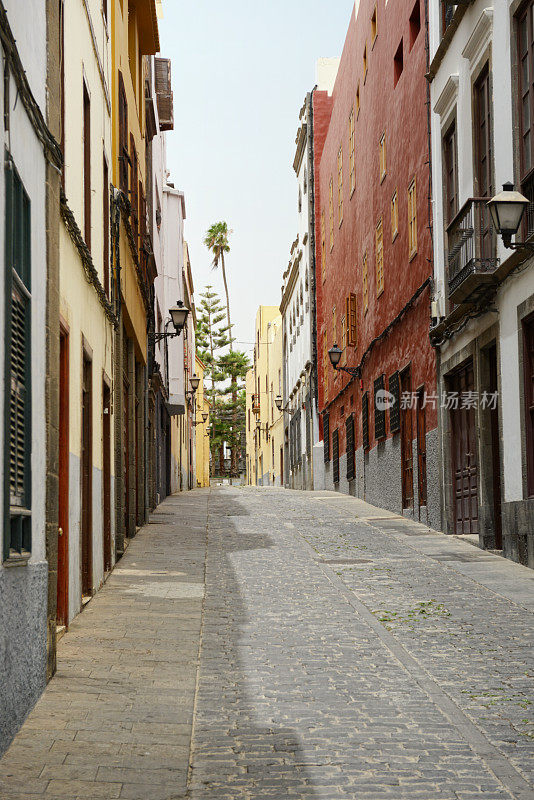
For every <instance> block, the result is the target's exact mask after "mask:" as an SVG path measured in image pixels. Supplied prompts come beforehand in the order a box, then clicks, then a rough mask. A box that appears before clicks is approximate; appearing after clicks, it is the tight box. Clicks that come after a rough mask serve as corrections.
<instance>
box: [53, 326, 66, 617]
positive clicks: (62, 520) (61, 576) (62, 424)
mask: <svg viewBox="0 0 534 800" xmlns="http://www.w3.org/2000/svg"><path fill="white" fill-rule="evenodd" d="M58 512H59V515H58V523H59V531H58V550H57V612H56V619H57V624H58V625H67V624H68V620H69V336H68V333H67V332H66V331H64V330H62V331H61V335H60V345H59V507H58Z"/></svg>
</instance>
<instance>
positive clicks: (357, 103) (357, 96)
mask: <svg viewBox="0 0 534 800" xmlns="http://www.w3.org/2000/svg"><path fill="white" fill-rule="evenodd" d="M359 113H360V84H358V88H357V89H356V118H358V115H359Z"/></svg>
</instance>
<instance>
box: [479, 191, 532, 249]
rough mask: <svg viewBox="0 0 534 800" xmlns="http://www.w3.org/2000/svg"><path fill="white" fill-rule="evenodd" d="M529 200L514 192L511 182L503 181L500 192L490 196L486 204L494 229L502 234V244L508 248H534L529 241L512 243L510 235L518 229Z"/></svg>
mask: <svg viewBox="0 0 534 800" xmlns="http://www.w3.org/2000/svg"><path fill="white" fill-rule="evenodd" d="M528 205H529V201H528V200H527V198H526V197H524V196H523V195H522V194H521V193H520V192H516V191H515V189H514V184H513V183H510V182H508V183H505V184H504V185H503V187H502V192H499V194H496V195H495V197H492V198H491V200H490V201H489V203H487V206H488V208H489V210H490V214H491V218H492V220H493V224H494V225H495V230H496V231H497V232H498V233H499V234H500V235H501V236H502V240H503V244H504V246H505V247H508V248H509V249H510V250H522V249H525V250H526V249H529V250H534V244H533V243H531V242H518V243H517V244H512V236H514V235H515V234H516V233H517V231H518V230H519V226H520V225H521V220H522V219H523V214H524V213H525V209H526V207H527V206H528Z"/></svg>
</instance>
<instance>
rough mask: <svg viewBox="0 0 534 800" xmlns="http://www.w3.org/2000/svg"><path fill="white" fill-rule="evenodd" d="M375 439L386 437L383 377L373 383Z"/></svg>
mask: <svg viewBox="0 0 534 800" xmlns="http://www.w3.org/2000/svg"><path fill="white" fill-rule="evenodd" d="M374 406H375V439H376V440H377V441H378V440H379V439H385V437H386V409H385V408H384V376H383V375H380V376H379V377H378V378H377V379H376V381H375V383H374Z"/></svg>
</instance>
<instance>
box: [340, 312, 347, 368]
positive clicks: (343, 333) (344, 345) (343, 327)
mask: <svg viewBox="0 0 534 800" xmlns="http://www.w3.org/2000/svg"><path fill="white" fill-rule="evenodd" d="M341 349H342V350H343V353H342V355H341V361H342V363H343V364H345V363H346V361H347V317H346V315H345V314H343V316H342V317H341Z"/></svg>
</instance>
